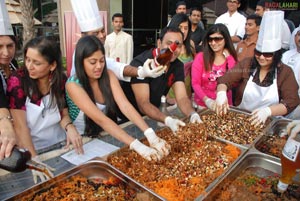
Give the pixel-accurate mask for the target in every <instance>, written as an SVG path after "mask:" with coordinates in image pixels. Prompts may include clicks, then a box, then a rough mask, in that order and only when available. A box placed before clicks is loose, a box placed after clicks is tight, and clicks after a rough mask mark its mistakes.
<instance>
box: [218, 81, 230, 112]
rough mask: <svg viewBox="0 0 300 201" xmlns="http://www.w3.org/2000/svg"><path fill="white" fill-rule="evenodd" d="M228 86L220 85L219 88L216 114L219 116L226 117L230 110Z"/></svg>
mask: <svg viewBox="0 0 300 201" xmlns="http://www.w3.org/2000/svg"><path fill="white" fill-rule="evenodd" d="M226 92H227V86H226V85H225V84H218V86H217V98H216V106H215V107H216V108H215V109H216V113H217V115H225V114H226V113H227V110H228V109H229V104H228V99H227V94H226Z"/></svg>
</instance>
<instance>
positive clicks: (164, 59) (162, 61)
mask: <svg viewBox="0 0 300 201" xmlns="http://www.w3.org/2000/svg"><path fill="white" fill-rule="evenodd" d="M178 44H179V41H177V40H176V41H175V42H173V43H172V44H171V45H169V47H168V48H164V49H160V48H155V49H153V51H152V56H153V58H154V62H155V65H156V66H160V65H161V66H169V65H170V62H171V59H172V56H173V53H174V51H175V50H176V49H177V46H178Z"/></svg>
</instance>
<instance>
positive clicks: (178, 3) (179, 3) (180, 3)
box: [176, 1, 186, 9]
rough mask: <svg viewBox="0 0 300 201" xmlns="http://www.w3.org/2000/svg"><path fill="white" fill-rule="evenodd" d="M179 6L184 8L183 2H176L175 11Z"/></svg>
mask: <svg viewBox="0 0 300 201" xmlns="http://www.w3.org/2000/svg"><path fill="white" fill-rule="evenodd" d="M179 6H186V3H185V1H178V2H177V3H176V9H177V8H178V7H179Z"/></svg>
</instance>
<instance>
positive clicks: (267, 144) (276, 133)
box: [254, 119, 292, 158]
mask: <svg viewBox="0 0 300 201" xmlns="http://www.w3.org/2000/svg"><path fill="white" fill-rule="evenodd" d="M291 121H292V120H288V119H277V120H275V121H274V122H273V123H272V125H271V126H270V127H269V128H268V129H267V130H266V133H265V135H264V136H262V137H261V138H260V139H259V140H258V141H257V142H256V143H255V145H254V148H255V149H256V150H258V151H260V152H262V153H264V154H268V155H271V156H272V157H274V158H279V157H280V154H279V153H275V152H274V151H272V150H274V149H278V151H280V150H282V148H283V146H284V144H285V142H286V138H287V135H286V134H287V131H286V126H287V125H288V124H289V123H290V122H291ZM282 135H286V136H284V137H281V136H282ZM271 140H272V141H275V140H276V142H273V143H272V142H271ZM272 152H273V153H272ZM280 152H281V151H280Z"/></svg>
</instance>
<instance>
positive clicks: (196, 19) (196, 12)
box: [189, 7, 205, 52]
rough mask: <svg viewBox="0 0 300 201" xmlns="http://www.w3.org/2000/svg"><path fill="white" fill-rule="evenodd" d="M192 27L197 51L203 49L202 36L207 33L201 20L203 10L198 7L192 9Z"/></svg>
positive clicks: (192, 35) (192, 36)
mask: <svg viewBox="0 0 300 201" xmlns="http://www.w3.org/2000/svg"><path fill="white" fill-rule="evenodd" d="M189 19H190V21H191V24H192V27H191V39H192V40H193V41H194V44H195V48H196V52H199V51H201V44H202V38H203V36H204V35H205V31H204V29H203V28H202V27H201V26H200V23H201V22H202V21H201V10H200V9H199V8H197V7H193V8H191V9H190V17H189Z"/></svg>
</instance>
